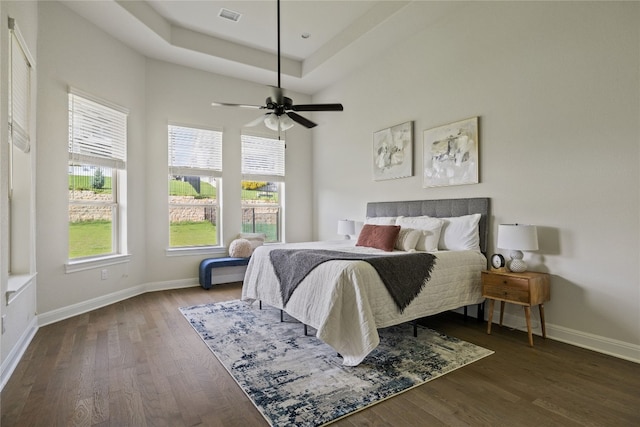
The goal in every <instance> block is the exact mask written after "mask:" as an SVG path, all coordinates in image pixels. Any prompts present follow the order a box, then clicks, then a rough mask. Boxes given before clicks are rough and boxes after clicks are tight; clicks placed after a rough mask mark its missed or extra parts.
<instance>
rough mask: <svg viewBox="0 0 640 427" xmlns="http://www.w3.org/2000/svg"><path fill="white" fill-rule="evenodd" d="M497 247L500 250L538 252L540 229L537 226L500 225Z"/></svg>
mask: <svg viewBox="0 0 640 427" xmlns="http://www.w3.org/2000/svg"><path fill="white" fill-rule="evenodd" d="M497 246H498V249H512V250H519V251H537V250H538V229H537V228H536V226H535V225H525V224H500V225H499V226H498V244H497Z"/></svg>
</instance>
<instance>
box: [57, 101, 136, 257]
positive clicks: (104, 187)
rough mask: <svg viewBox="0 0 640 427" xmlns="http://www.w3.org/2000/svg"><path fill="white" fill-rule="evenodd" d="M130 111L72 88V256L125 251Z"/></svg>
mask: <svg viewBox="0 0 640 427" xmlns="http://www.w3.org/2000/svg"><path fill="white" fill-rule="evenodd" d="M127 115H128V111H127V110H126V109H124V108H122V107H119V106H116V105H114V104H111V103H110V102H108V101H104V100H101V99H97V98H95V97H93V96H90V95H87V94H84V93H81V92H78V91H75V90H71V92H70V93H69V172H68V173H69V180H68V183H69V254H68V256H69V259H70V260H83V259H91V258H99V257H105V256H111V255H118V254H125V253H126V252H127V248H126V215H124V206H126V203H124V202H125V201H124V200H123V199H122V198H121V194H125V192H124V191H121V189H123V188H124V186H125V185H126V167H127V165H126V159H127Z"/></svg>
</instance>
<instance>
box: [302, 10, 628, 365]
mask: <svg viewBox="0 0 640 427" xmlns="http://www.w3.org/2000/svg"><path fill="white" fill-rule="evenodd" d="M408 7H412V8H414V9H415V10H414V12H413V13H422V14H425V15H424V16H427V15H426V14H428V11H429V7H430V5H429V2H417V3H412V4H411V5H410V6H408ZM639 28H640V4H639V3H637V2H628V3H626V2H625V3H613V2H589V3H583V2H553V3H550V2H486V3H485V2H483V3H462V4H460V6H459V8H458V9H457V10H456V11H455V13H453V14H450V15H449V16H446V17H445V18H443V19H442V20H440V21H439V22H437V23H436V24H435V25H433V26H431V27H429V28H423V29H422V30H421V31H419V32H418V33H416V34H414V35H412V36H410V37H409V38H407V39H406V40H405V41H404V42H403V43H402V44H401V45H398V46H396V48H395V49H392V50H390V51H389V52H387V54H385V55H384V57H380V58H376V59H375V60H374V61H371V63H369V64H367V65H365V66H364V67H362V69H360V70H359V71H357V72H355V73H353V75H351V76H349V77H347V78H344V79H343V80H342V81H339V82H337V83H336V84H334V85H333V86H331V87H330V88H328V89H327V90H325V91H323V92H322V93H320V94H318V95H317V96H315V97H314V101H316V100H317V99H318V98H322V99H335V100H340V101H341V102H342V103H343V104H344V106H345V111H344V113H342V114H341V115H340V116H339V117H336V118H335V119H333V120H331V123H332V125H331V126H328V127H318V128H317V130H316V131H315V133H314V141H313V147H314V153H313V158H314V194H315V213H316V214H315V215H316V216H315V222H314V223H315V225H316V231H317V234H316V236H315V237H318V238H320V239H328V238H335V237H336V234H335V233H336V231H335V230H336V223H337V220H338V219H339V218H353V219H360V220H362V219H363V217H364V214H365V204H366V202H368V201H380V200H415V199H438V198H456V197H474V196H478V197H490V198H491V200H492V209H493V221H492V222H493V225H492V233H491V236H492V240H491V242H490V243H491V244H492V246H493V247H494V248H495V245H494V244H493V241H494V237H495V234H496V228H497V224H499V223H505V222H520V223H532V224H537V225H538V226H539V227H540V232H539V233H540V236H539V237H540V250H539V251H538V252H536V253H535V254H533V253H531V254H527V255H526V257H525V258H526V260H527V261H529V264H530V267H531V268H530V269H531V270H536V271H548V272H549V273H551V274H552V290H551V292H552V299H551V301H550V302H549V303H547V304H545V308H546V316H547V318H546V321H547V328H548V333H549V336H551V337H555V338H557V339H562V340H567V341H571V342H574V343H578V344H580V345H583V346H586V347H593V348H597V349H599V350H601V351H606V352H612V353H616V354H618V355H622V356H623V357H627V358H634V359H635V360H640V275H639V267H638V265H639V261H640V259H639V258H640V247H639V242H640V227H639V220H640V204H639V183H640V175H639V167H638V166H639V145H640V99H639V93H640V83H639V80H640V32H639ZM472 116H479V117H480V134H481V138H480V157H481V159H480V182H481V183H480V184H477V185H466V186H456V187H444V188H427V189H425V188H422V181H421V167H422V157H421V156H422V153H423V149H422V133H423V131H424V130H425V129H429V128H433V127H436V126H439V125H442V124H446V123H449V122H453V121H457V120H461V119H465V118H468V117H472ZM409 120H413V121H414V123H415V138H414V141H415V145H414V153H415V154H414V155H415V157H414V169H415V172H414V176H413V177H412V178H405V179H398V180H391V181H381V182H374V181H373V180H372V148H371V147H372V134H373V132H375V131H377V130H380V129H382V128H386V127H389V126H393V125H396V124H399V123H403V122H405V121H409ZM328 171H331V172H328ZM494 250H495V249H492V250H491V251H490V253H492V251H494ZM521 311H522V310H521V309H518V308H517V307H509V309H508V311H507V314H509V315H511V316H512V317H511V318H510V321H511V322H512V324H514V326H518V327H524V318H523V315H522V312H521ZM536 312H537V310H536Z"/></svg>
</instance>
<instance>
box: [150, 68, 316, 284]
mask: <svg viewBox="0 0 640 427" xmlns="http://www.w3.org/2000/svg"><path fill="white" fill-rule="evenodd" d="M146 83H147V98H146V103H147V139H148V152H147V155H146V162H147V165H148V173H147V185H146V189H145V191H146V193H145V194H146V203H147V210H148V215H147V216H146V233H147V262H148V263H147V265H148V268H147V272H146V280H147V281H151V282H156V281H163V280H164V281H166V280H172V279H185V278H192V277H197V272H198V265H199V263H200V261H201V260H202V258H204V257H205V256H204V255H203V254H196V255H188V256H169V257H168V256H167V255H166V251H165V250H166V248H167V247H168V242H169V224H168V215H167V214H166V213H167V212H168V198H167V184H166V180H167V124H168V123H169V122H172V123H179V124H182V125H187V126H196V127H197V126H204V127H208V128H213V129H219V130H222V131H223V132H224V134H223V148H222V154H223V177H222V194H223V205H222V221H223V229H222V240H223V242H224V243H225V246H228V245H229V243H231V241H232V240H233V239H235V238H236V237H237V235H238V233H240V231H241V216H240V212H241V206H240V193H241V191H240V190H241V187H240V181H241V180H242V176H241V173H240V134H241V129H242V127H243V125H245V124H247V123H249V122H251V121H253V120H254V119H255V118H256V117H258V116H259V115H260V114H263V113H262V112H259V111H255V110H250V109H240V108H222V107H212V106H211V102H212V101H218V102H232V103H243V104H256V103H260V102H262V101H263V100H264V99H265V98H266V97H267V96H269V94H270V89H269V88H268V87H265V86H262V85H257V84H252V83H248V82H246V81H242V80H238V79H234V78H230V77H224V76H219V75H214V74H211V73H206V72H203V71H197V70H193V69H189V68H186V67H182V66H179V65H175V64H169V63H166V62H161V61H155V60H149V61H148V65H147V82H146ZM289 96H292V97H293V99H295V100H296V101H297V102H309V100H310V98H309V97H308V96H304V95H300V94H295V93H291V94H289ZM249 130H250V131H251V132H254V133H255V132H258V133H260V134H262V135H264V136H267V137H274V133H273V132H271V131H269V130H268V129H266V128H265V127H264V126H257V127H255V128H249ZM275 136H277V135H275ZM283 137H285V139H286V145H287V148H286V153H285V162H286V163H285V171H286V181H285V189H286V190H285V192H286V200H285V215H288V218H287V219H288V220H287V221H286V228H285V233H284V234H285V237H286V239H287V240H289V241H300V240H310V239H311V235H312V229H311V227H310V226H309V224H308V222H307V221H306V220H305V221H296V220H295V219H296V218H304V219H306V218H310V216H311V200H312V198H311V190H310V189H311V172H310V171H311V132H309V131H308V130H306V129H303V128H301V127H300V126H294V127H293V128H292V129H291V130H289V131H287V132H286V134H284V135H283ZM290 219H293V220H290ZM242 270H243V269H242ZM240 277H242V275H240Z"/></svg>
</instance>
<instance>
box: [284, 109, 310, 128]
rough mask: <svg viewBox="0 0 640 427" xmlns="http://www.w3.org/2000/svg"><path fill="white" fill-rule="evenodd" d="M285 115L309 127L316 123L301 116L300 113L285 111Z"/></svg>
mask: <svg viewBox="0 0 640 427" xmlns="http://www.w3.org/2000/svg"><path fill="white" fill-rule="evenodd" d="M285 114H286V115H287V116H289V117H291V120H293V121H294V122H297V123H300V124H301V125H302V126H304V127H306V128H309V129H311V128H312V127H316V126H317V124H316V123H314V122H312V121H311V120H309V119H306V118H304V117H302V116H301V115H300V114H296V113H285Z"/></svg>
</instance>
